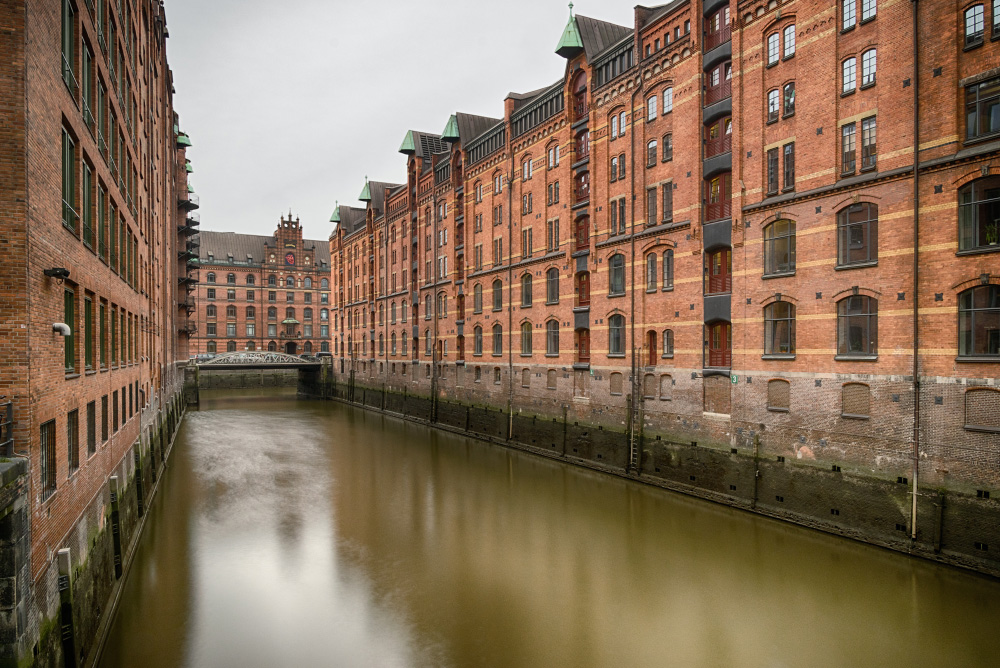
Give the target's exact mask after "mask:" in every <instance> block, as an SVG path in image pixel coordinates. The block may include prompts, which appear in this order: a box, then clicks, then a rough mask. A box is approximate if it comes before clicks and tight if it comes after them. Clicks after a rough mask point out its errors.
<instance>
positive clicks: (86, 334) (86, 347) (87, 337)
mask: <svg viewBox="0 0 1000 668" xmlns="http://www.w3.org/2000/svg"><path fill="white" fill-rule="evenodd" d="M83 365H84V369H86V370H87V371H90V370H91V369H93V368H94V302H93V301H92V300H91V299H90V298H89V297H84V299H83Z"/></svg>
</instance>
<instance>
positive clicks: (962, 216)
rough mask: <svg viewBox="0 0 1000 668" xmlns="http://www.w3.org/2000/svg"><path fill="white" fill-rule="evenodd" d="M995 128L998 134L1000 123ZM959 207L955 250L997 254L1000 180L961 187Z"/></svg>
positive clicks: (990, 179) (990, 178) (982, 180)
mask: <svg viewBox="0 0 1000 668" xmlns="http://www.w3.org/2000/svg"><path fill="white" fill-rule="evenodd" d="M996 114H997V112H996V111H993V114H992V115H993V116H996ZM995 125H996V129H997V130H1000V120H998V121H996V122H995ZM958 205H959V206H958V249H959V250H960V251H964V250H1000V176H989V177H987V178H985V179H977V180H975V181H973V182H972V183H970V184H968V185H966V186H965V187H963V188H962V189H961V190H959V191H958Z"/></svg>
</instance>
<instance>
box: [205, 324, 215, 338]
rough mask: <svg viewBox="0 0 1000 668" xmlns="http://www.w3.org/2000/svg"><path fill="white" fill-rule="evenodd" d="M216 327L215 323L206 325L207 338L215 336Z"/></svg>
mask: <svg viewBox="0 0 1000 668" xmlns="http://www.w3.org/2000/svg"><path fill="white" fill-rule="evenodd" d="M215 327H216V325H215V323H214V322H209V323H205V336H215Z"/></svg>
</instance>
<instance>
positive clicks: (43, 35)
mask: <svg viewBox="0 0 1000 668" xmlns="http://www.w3.org/2000/svg"><path fill="white" fill-rule="evenodd" d="M0 25H2V26H3V30H0V53H3V58H2V59H0V60H2V62H0V113H2V122H0V165H2V172H0V179H2V187H0V202H2V211H3V213H2V214H0V267H2V271H0V341H2V343H0V404H8V405H9V409H8V407H7V406H3V407H0V413H2V414H4V419H0V422H6V417H7V410H9V411H10V413H9V415H10V416H11V417H12V418H13V424H12V428H11V425H7V424H4V426H3V429H2V430H0V441H5V439H6V438H7V437H11V440H10V441H6V442H4V443H3V448H4V451H3V453H2V455H3V460H2V463H0V468H2V469H3V479H4V485H5V487H4V494H3V498H2V504H3V507H2V508H0V511H2V513H0V516H2V517H3V519H2V520H0V543H2V545H3V547H4V550H5V554H7V555H8V557H9V558H7V559H4V560H3V564H2V566H0V569H2V572H0V577H3V579H4V582H7V583H10V584H9V585H8V587H7V596H5V597H4V601H3V603H2V604H0V628H2V629H3V633H2V640H0V656H3V657H4V660H5V661H9V662H11V663H14V662H18V661H20V662H21V663H24V662H30V661H31V660H32V656H34V655H37V656H38V657H39V658H38V659H37V660H39V661H52V662H53V663H54V662H55V660H56V657H57V656H58V655H59V653H60V652H62V651H64V650H65V651H68V647H69V648H71V647H73V646H74V643H75V653H76V654H77V658H78V659H80V660H83V659H84V658H86V657H89V653H90V652H91V650H92V649H93V646H92V642H93V637H94V631H95V630H96V627H97V623H98V622H99V620H100V614H101V613H100V611H101V610H103V609H105V605H104V604H105V601H106V600H107V598H108V595H109V593H110V590H111V585H112V584H113V582H114V580H115V579H116V578H117V577H118V576H119V575H120V572H119V573H116V569H115V567H114V564H113V563H112V562H113V561H115V560H117V561H118V563H119V565H120V563H121V556H122V554H121V549H119V547H120V546H124V547H125V548H127V547H128V545H129V541H130V540H131V539H132V538H133V537H134V536H135V535H136V531H135V529H136V527H137V524H138V518H139V517H140V516H141V515H142V513H143V504H144V502H145V500H146V497H147V496H148V494H149V491H150V486H151V485H152V484H153V482H154V481H155V479H156V473H157V467H158V466H159V465H160V464H162V459H163V456H164V451H165V449H166V448H167V447H168V446H169V443H170V439H171V437H172V435H173V431H174V428H175V426H176V424H177V423H178V421H179V419H180V413H181V411H182V406H181V404H180V401H179V397H180V392H181V388H182V382H183V370H182V368H181V367H182V361H183V360H186V359H187V356H188V353H187V348H186V340H185V339H184V338H183V337H182V336H179V333H180V331H181V330H182V329H184V322H185V320H186V315H185V313H184V310H183V309H181V308H179V307H178V303H179V302H183V300H184V295H185V292H186V291H185V288H184V283H185V281H186V280H188V279H187V278H186V266H185V253H186V251H187V244H186V241H185V234H186V233H182V232H183V231H184V230H187V229H188V228H189V222H188V221H187V212H188V211H193V209H194V208H196V207H197V197H196V196H195V195H189V193H188V186H187V178H186V177H187V168H186V159H185V148H186V147H187V146H190V141H189V140H188V138H187V137H186V136H185V135H184V134H182V133H180V132H179V131H178V129H177V117H176V115H175V113H174V109H173V77H172V74H171V72H170V68H169V66H168V65H167V61H166V52H165V46H166V43H165V39H166V37H167V30H166V23H165V16H164V10H163V6H162V3H160V2H154V1H150V0H122V1H121V2H109V1H108V0H92V1H88V2H82V1H81V2H75V1H73V0H61V1H59V2H37V1H34V0H20V1H16V0H15V1H14V2H5V3H3V5H2V7H0ZM194 224H196V221H194V220H192V221H191V223H190V225H191V226H193V225H194ZM115 484H117V487H115V486H114V485H115ZM115 489H117V494H114V493H113V492H114V491H115ZM112 534H114V540H112ZM60 574H66V575H68V576H69V577H68V578H67V579H66V580H65V581H63V580H62V579H61V578H59V575H60ZM64 584H66V585H68V589H65V591H64V586H63V585H64ZM69 594H71V595H72V596H71V597H75V599H76V600H77V602H78V604H77V605H76V608H75V609H76V613H77V614H75V615H72V616H71V618H70V619H69V627H68V628H69V630H70V633H68V634H66V633H65V630H64V634H63V635H64V638H63V641H62V644H60V633H58V632H54V631H51V629H57V628H59V626H60V624H62V625H64V629H65V628H66V627H65V624H66V623H67V618H66V616H65V615H61V614H60V606H59V602H60V598H61V597H66V596H67V595H69ZM64 600H65V598H64ZM79 602H83V603H84V604H83V605H79ZM67 639H68V642H69V643H70V645H68V646H67V644H66V642H67Z"/></svg>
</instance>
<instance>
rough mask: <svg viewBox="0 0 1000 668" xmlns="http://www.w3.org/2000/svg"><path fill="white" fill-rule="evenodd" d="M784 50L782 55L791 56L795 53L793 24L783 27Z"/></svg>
mask: <svg viewBox="0 0 1000 668" xmlns="http://www.w3.org/2000/svg"><path fill="white" fill-rule="evenodd" d="M784 34H785V35H784V36H785V51H784V57H785V58H791V57H792V56H794V55H795V24H792V25H790V26H788V27H786V28H785V30H784Z"/></svg>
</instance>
